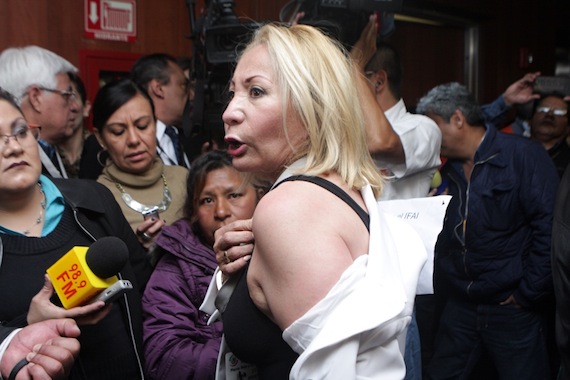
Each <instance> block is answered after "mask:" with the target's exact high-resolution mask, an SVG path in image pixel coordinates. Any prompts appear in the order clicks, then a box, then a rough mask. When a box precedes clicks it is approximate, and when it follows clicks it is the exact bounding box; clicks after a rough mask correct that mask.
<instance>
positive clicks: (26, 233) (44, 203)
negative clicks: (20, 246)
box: [22, 182, 46, 235]
mask: <svg viewBox="0 0 570 380" xmlns="http://www.w3.org/2000/svg"><path fill="white" fill-rule="evenodd" d="M38 186H39V188H40V193H42V201H41V202H40V206H41V208H40V215H38V217H37V218H36V220H35V221H34V222H33V223H32V224H31V225H30V226H29V227H28V228H26V229H25V230H24V231H22V233H23V234H24V235H29V234H30V233H31V232H32V228H34V227H35V226H37V225H38V224H40V223H41V222H42V221H43V220H44V211H45V209H46V195H45V194H44V190H43V189H42V184H41V183H39V182H38Z"/></svg>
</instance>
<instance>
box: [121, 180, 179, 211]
mask: <svg viewBox="0 0 570 380" xmlns="http://www.w3.org/2000/svg"><path fill="white" fill-rule="evenodd" d="M160 176H161V177H162V183H163V185H164V188H163V191H162V201H161V202H160V203H159V204H157V205H151V206H148V205H145V204H142V203H140V202H138V201H136V200H135V199H133V197H132V196H131V195H130V194H129V193H127V192H126V191H125V189H124V188H123V186H122V185H121V184H120V183H119V182H116V181H115V186H117V189H119V191H120V192H121V198H122V199H123V201H124V202H125V203H126V204H127V206H129V207H130V208H131V209H133V210H135V211H136V212H140V213H141V214H143V213H145V212H147V211H153V210H156V211H160V212H164V211H166V210H167V209H168V207H169V206H170V203H171V202H172V195H171V194H170V189H169V188H168V183H166V178H165V177H164V174H161V175H160Z"/></svg>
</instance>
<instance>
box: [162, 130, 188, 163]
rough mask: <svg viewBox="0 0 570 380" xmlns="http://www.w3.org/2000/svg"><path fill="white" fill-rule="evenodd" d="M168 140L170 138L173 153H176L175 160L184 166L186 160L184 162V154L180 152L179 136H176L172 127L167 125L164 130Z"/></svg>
mask: <svg viewBox="0 0 570 380" xmlns="http://www.w3.org/2000/svg"><path fill="white" fill-rule="evenodd" d="M164 133H166V135H167V136H168V137H170V140H172V146H173V147H174V153H175V154H176V161H178V165H180V166H186V162H184V154H183V153H182V146H180V138H179V137H178V133H176V130H175V128H174V127H171V126H167V127H166V130H165V131H164Z"/></svg>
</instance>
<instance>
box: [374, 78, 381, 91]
mask: <svg viewBox="0 0 570 380" xmlns="http://www.w3.org/2000/svg"><path fill="white" fill-rule="evenodd" d="M380 86H382V81H381V80H379V81H378V82H376V85H375V86H374V88H375V89H376V90H378V89H379V88H380Z"/></svg>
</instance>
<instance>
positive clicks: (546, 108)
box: [536, 107, 568, 116]
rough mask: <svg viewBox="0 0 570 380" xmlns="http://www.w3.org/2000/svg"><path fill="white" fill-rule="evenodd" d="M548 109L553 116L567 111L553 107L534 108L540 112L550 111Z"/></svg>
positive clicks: (561, 114)
mask: <svg viewBox="0 0 570 380" xmlns="http://www.w3.org/2000/svg"><path fill="white" fill-rule="evenodd" d="M550 111H552V114H553V115H554V116H565V115H566V114H567V113H568V111H567V110H565V109H562V108H553V107H538V108H537V109H536V112H540V113H550Z"/></svg>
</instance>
